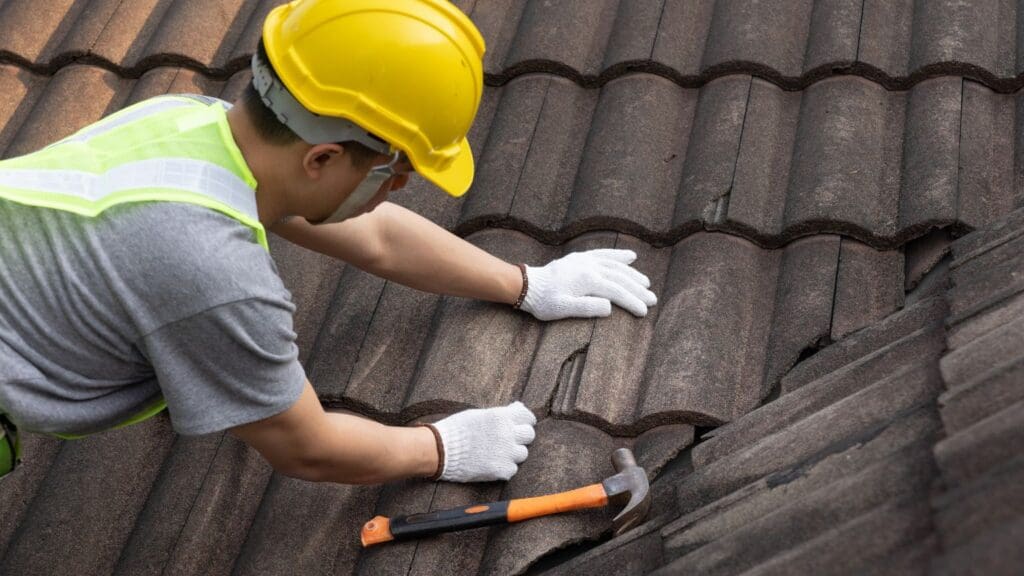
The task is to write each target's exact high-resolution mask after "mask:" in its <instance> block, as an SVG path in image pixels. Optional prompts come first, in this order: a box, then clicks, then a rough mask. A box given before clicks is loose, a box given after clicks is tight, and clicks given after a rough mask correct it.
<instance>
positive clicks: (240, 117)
mask: <svg viewBox="0 0 1024 576" xmlns="http://www.w3.org/2000/svg"><path fill="white" fill-rule="evenodd" d="M227 118H228V126H230V127H231V136H232V137H233V138H234V139H235V144H237V145H238V149H239V150H241V152H242V158H244V159H245V163H246V164H247V165H248V166H249V170H250V171H251V172H252V175H253V176H254V177H255V178H256V183H257V184H256V209H257V213H258V214H259V218H260V223H261V224H263V225H264V226H268V227H269V226H270V225H272V224H274V223H275V222H277V221H279V220H280V219H281V218H284V217H285V216H287V215H288V214H289V211H288V207H287V196H286V190H287V187H286V186H285V180H286V178H285V176H284V171H283V170H282V169H281V166H282V160H284V157H285V156H287V155H288V153H289V150H288V148H286V147H281V146H274V145H272V144H269V143H267V142H265V141H264V140H263V139H262V138H260V137H259V135H258V134H257V133H256V127H255V126H253V124H252V122H251V121H250V120H249V117H248V116H247V115H246V114H245V108H244V105H243V104H242V103H241V102H238V103H236V104H235V106H233V107H232V108H231V110H228V113H227Z"/></svg>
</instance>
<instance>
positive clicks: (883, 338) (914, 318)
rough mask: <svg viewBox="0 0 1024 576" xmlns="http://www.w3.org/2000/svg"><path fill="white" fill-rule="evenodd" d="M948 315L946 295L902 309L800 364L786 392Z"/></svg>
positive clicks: (785, 385)
mask: <svg viewBox="0 0 1024 576" xmlns="http://www.w3.org/2000/svg"><path fill="white" fill-rule="evenodd" d="M945 315H946V305H945V301H944V299H943V298H930V299H927V300H924V301H922V302H920V303H918V304H915V305H914V306H911V307H908V308H906V309H905V310H901V311H899V312H897V313H895V314H893V315H891V316H889V317H888V318H886V319H884V320H882V321H880V322H878V323H877V324H875V325H874V326H869V327H867V328H865V329H864V330H863V331H861V332H859V333H857V334H856V335H854V336H853V337H851V338H846V339H843V340H841V341H839V342H837V343H835V344H833V345H832V346H829V347H828V348H827V349H825V350H823V351H822V352H819V353H818V354H816V355H814V356H813V357H811V358H810V359H808V360H807V361H805V362H801V363H800V364H798V365H797V366H796V367H794V368H793V370H791V371H790V372H789V373H788V374H787V375H786V376H785V377H784V378H783V379H782V391H783V393H789V392H792V391H793V390H796V389H797V388H800V387H801V386H804V385H806V384H808V383H810V382H812V381H814V380H816V379H817V378H821V377H822V376H825V375H827V374H829V373H831V372H833V371H835V370H838V369H839V368H841V367H843V366H845V365H847V364H849V363H851V362H855V361H857V360H858V359H859V358H862V357H864V356H867V355H869V354H873V353H876V352H877V351H883V350H884V349H885V348H886V347H887V346H889V345H890V344H892V343H894V342H898V341H899V340H901V339H902V338H904V337H905V336H907V335H908V334H911V333H912V332H915V331H918V330H922V329H925V331H928V330H929V329H931V330H934V328H935V327H936V326H938V325H939V324H940V323H941V322H942V320H943V318H945Z"/></svg>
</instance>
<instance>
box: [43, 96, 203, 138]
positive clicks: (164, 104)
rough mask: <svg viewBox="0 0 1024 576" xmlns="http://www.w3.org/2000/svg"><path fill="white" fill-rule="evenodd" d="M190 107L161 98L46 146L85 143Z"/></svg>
mask: <svg viewBox="0 0 1024 576" xmlns="http://www.w3.org/2000/svg"><path fill="white" fill-rule="evenodd" d="M191 105H192V104H189V103H188V102H184V101H182V100H180V99H177V98H161V99H159V100H156V101H155V102H153V103H151V104H147V105H145V106H140V107H139V108H136V109H135V110H132V111H131V112H125V113H124V114H123V115H121V116H118V117H117V118H114V119H112V120H109V121H107V122H100V123H98V124H96V125H93V126H90V127H88V128H85V129H83V130H81V131H80V132H78V133H77V134H73V135H71V136H68V137H67V138H65V139H63V140H60V141H57V142H54V143H53V144H50V146H47V148H50V147H51V146H57V145H59V144H64V143H67V142H86V141H88V140H89V139H90V138H93V137H95V136H99V135H100V134H103V133H105V132H110V131H111V130H113V129H114V128H117V127H118V126H123V125H125V124H128V123H129V122H134V121H136V120H138V119H140V118H144V117H146V116H149V115H150V114H156V113H157V112H163V111H164V110H170V109H171V108H179V107H181V106H191Z"/></svg>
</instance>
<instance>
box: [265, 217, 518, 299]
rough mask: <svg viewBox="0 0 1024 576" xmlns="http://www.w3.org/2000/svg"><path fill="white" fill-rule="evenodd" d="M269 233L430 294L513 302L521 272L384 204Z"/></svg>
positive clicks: (293, 221) (280, 226)
mask: <svg viewBox="0 0 1024 576" xmlns="http://www.w3.org/2000/svg"><path fill="white" fill-rule="evenodd" d="M272 230H273V232H275V233H276V234H278V235H280V236H282V237H283V238H285V239H287V240H289V241H291V242H294V243H296V244H299V245H300V246H304V247H305V248H308V249H310V250H315V251H317V252H320V253H322V254H327V255H328V256H333V257H335V258H339V259H341V260H344V261H346V262H349V263H351V264H353V265H355V266H358V267H359V268H361V269H363V270H366V271H367V272H370V273H371V274H374V275H376V276H380V277H381V278H386V279H388V280H392V281H394V282H398V283H399V284H404V285H406V286H410V287H412V288H416V289H418V290H423V291H426V292H433V293H435V294H450V295H453V296H464V297H468V298H476V299H479V300H489V301H491V302H503V303H509V304H511V303H513V302H515V301H516V299H517V298H518V297H519V292H520V291H521V290H522V282H523V278H522V273H521V272H520V271H519V268H518V267H517V266H515V265H514V264H510V263H508V262H505V261H503V260H501V259H500V258H497V257H495V256H492V255H490V254H488V253H487V252H484V251H483V250H481V249H479V248H477V247H476V246H473V245H472V244H470V243H469V242H467V241H465V240H463V239H461V238H459V237H458V236H455V235H454V234H452V233H450V232H448V231H447V230H445V229H444V228H441V227H440V226H438V225H437V224H434V223H433V222H431V221H430V220H427V219H426V218H423V217H422V216H419V215H417V214H416V213H414V212H411V211H409V210H406V209H405V208H402V207H400V206H397V205H395V204H391V203H388V202H385V203H383V204H381V205H380V206H378V207H377V209H376V210H374V211H373V212H371V213H369V214H366V215H364V216H361V217H359V218H354V219H352V220H349V221H346V222H342V223H340V224H331V225H326V226H314V225H312V224H309V223H308V222H306V221H305V220H303V219H302V218H293V219H291V220H290V221H288V222H284V223H279V224H278V225H275V226H274V227H273V228H272Z"/></svg>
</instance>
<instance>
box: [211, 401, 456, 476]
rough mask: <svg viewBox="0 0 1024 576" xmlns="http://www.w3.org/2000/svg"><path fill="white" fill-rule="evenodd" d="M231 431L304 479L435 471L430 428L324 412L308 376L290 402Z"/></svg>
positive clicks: (285, 470) (276, 466) (285, 471)
mask: <svg viewBox="0 0 1024 576" xmlns="http://www.w3.org/2000/svg"><path fill="white" fill-rule="evenodd" d="M231 433H232V435H234V436H236V437H238V438H239V439H241V440H242V441H243V442H245V443H246V444H249V445H250V446H252V447H253V448H255V449H256V450H258V451H259V452H260V454H262V455H263V457H264V458H266V459H267V461H268V462H270V464H271V465H272V466H273V467H274V469H275V470H277V471H279V472H281V473H283V474H286V475H288V476H293V477H296V478H302V479H304V480H311V481H317V482H338V483H342V484H374V483H379V482H388V481H391V480H398V479H402V478H410V477H427V476H432V475H433V474H434V473H435V472H436V471H437V465H438V464H437V463H438V451H437V442H436V441H435V439H434V434H433V433H432V432H431V431H430V429H428V428H424V427H415V428H408V427H400V426H385V425H383V424H380V423H379V422H374V421H373V420H368V419H366V418H361V417H359V416H352V415H349V414H338V413H332V412H325V411H324V409H323V407H322V406H321V404H320V400H319V399H317V396H316V392H315V391H314V390H313V386H312V385H311V384H310V383H309V382H308V381H307V382H306V385H305V387H304V389H303V391H302V394H301V395H300V396H299V399H298V400H297V401H296V402H295V404H294V405H293V406H292V407H291V408H289V409H288V410H285V411H284V412H282V413H280V414H278V415H276V416H271V417H270V418H267V419H265V420H260V421H258V422H253V423H251V424H245V425H242V426H238V427H236V428H232V429H231Z"/></svg>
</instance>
